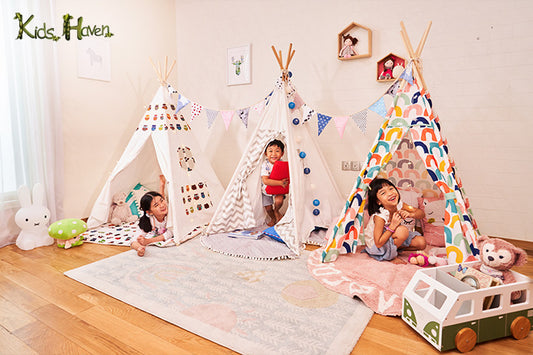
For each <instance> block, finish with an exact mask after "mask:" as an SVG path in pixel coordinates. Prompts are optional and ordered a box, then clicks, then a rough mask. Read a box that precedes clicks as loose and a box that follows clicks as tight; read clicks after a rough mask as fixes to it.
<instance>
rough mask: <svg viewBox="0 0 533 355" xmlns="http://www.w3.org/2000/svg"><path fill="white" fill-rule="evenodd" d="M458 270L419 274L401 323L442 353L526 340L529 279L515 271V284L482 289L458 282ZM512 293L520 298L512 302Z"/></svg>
mask: <svg viewBox="0 0 533 355" xmlns="http://www.w3.org/2000/svg"><path fill="white" fill-rule="evenodd" d="M476 264H479V262H470V263H464V264H462V265H461V266H460V267H465V266H466V267H472V266H473V265H476ZM457 270H458V265H457V264H455V265H446V266H440V267H435V268H427V269H420V270H418V271H417V272H416V273H415V274H414V276H413V278H412V279H411V281H410V282H409V284H408V285H407V287H406V289H405V291H404V293H403V311H402V319H403V320H404V321H405V322H406V323H407V324H409V325H410V326H411V327H412V328H414V329H415V330H416V331H417V332H418V333H419V334H420V335H422V336H423V337H424V338H425V339H426V340H427V341H428V342H430V343H431V344H432V345H433V346H434V347H435V348H437V349H438V350H440V351H446V350H450V349H455V348H457V349H458V350H459V351H461V352H466V351H470V350H472V349H473V348H474V346H475V345H476V344H477V343H481V342H485V341H489V340H493V339H497V338H502V337H506V336H509V335H512V336H513V337H514V338H515V339H523V338H525V337H527V335H528V334H529V332H530V330H531V323H532V321H533V304H532V303H533V300H532V295H533V281H532V280H531V279H530V278H528V277H527V276H525V275H522V274H520V273H518V272H515V271H512V270H511V271H512V272H513V274H514V276H515V278H516V282H514V283H512V284H507V285H499V286H493V287H487V288H479V289H478V288H476V285H475V284H472V283H471V282H466V281H467V280H466V279H465V280H462V281H461V280H459V279H458V278H456V277H454V276H453V275H455V272H456V271H457ZM513 291H520V298H519V299H518V300H515V301H513V302H511V293H512V292H513Z"/></svg>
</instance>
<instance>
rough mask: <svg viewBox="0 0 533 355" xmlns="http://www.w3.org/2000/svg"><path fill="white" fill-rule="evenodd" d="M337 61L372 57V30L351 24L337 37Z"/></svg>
mask: <svg viewBox="0 0 533 355" xmlns="http://www.w3.org/2000/svg"><path fill="white" fill-rule="evenodd" d="M338 44H339V51H338V52H337V58H338V59H339V60H350V59H359V58H368V57H370V56H372V30H371V29H370V28H368V27H365V26H363V25H359V24H357V23H355V22H352V23H351V24H350V25H348V27H346V28H345V29H344V30H342V31H341V32H340V33H339V35H338Z"/></svg>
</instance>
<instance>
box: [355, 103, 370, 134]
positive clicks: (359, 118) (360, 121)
mask: <svg viewBox="0 0 533 355" xmlns="http://www.w3.org/2000/svg"><path fill="white" fill-rule="evenodd" d="M366 114H367V110H366V109H364V110H362V111H359V112H357V113H354V114H353V115H352V116H351V117H352V120H353V121H354V122H355V124H356V125H357V127H359V129H360V130H361V132H363V133H366Z"/></svg>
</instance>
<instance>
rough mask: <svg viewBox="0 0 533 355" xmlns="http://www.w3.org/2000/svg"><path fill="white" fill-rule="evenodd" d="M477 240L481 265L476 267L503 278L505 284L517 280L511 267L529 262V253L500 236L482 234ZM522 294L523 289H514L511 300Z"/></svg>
mask: <svg viewBox="0 0 533 355" xmlns="http://www.w3.org/2000/svg"><path fill="white" fill-rule="evenodd" d="M477 241H478V247H479V251H480V252H479V256H480V258H481V265H480V266H479V267H476V269H478V270H479V271H481V272H483V273H485V274H488V275H490V276H492V277H497V278H499V279H501V280H502V282H503V283H504V284H510V283H513V282H515V281H516V279H515V277H514V275H513V273H512V272H511V271H510V269H511V268H512V267H513V266H521V265H524V264H525V263H526V262H527V253H526V252H525V251H524V250H523V249H520V248H518V247H515V246H514V245H513V244H511V243H509V242H507V241H505V240H503V239H499V238H489V237H487V236H486V235H482V236H481V237H479V238H478V240H477ZM520 296H521V291H514V292H513V293H512V294H511V300H512V301H514V300H517V299H519V298H520Z"/></svg>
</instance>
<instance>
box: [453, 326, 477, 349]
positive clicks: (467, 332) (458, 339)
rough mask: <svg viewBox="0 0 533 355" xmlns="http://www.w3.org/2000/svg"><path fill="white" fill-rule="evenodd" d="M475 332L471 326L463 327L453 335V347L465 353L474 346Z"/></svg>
mask: <svg viewBox="0 0 533 355" xmlns="http://www.w3.org/2000/svg"><path fill="white" fill-rule="evenodd" d="M476 341H477V334H476V332H475V331H474V330H473V329H471V328H463V329H461V330H460V331H458V332H457V334H456V335H455V347H456V348H457V350H459V351H460V352H462V353H466V352H468V351H470V350H472V349H474V346H476Z"/></svg>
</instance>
